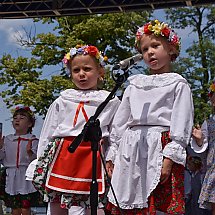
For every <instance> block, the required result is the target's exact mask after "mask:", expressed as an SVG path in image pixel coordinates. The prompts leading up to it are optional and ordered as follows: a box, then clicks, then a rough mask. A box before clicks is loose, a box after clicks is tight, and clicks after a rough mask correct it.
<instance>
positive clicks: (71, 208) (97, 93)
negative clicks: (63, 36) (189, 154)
mask: <svg viewBox="0 0 215 215" xmlns="http://www.w3.org/2000/svg"><path fill="white" fill-rule="evenodd" d="M63 61H64V63H65V64H66V65H67V67H68V69H69V71H70V75H71V79H72V81H73V83H74V84H75V86H76V89H67V90H65V91H63V92H61V93H60V96H59V97H58V98H57V99H56V100H55V101H54V102H53V103H52V104H51V106H50V108H49V110H48V113H47V115H46V118H45V122H44V124H43V128H42V131H41V136H40V139H39V147H38V154H37V157H38V160H37V161H35V162H36V165H37V166H36V170H35V172H34V179H33V183H34V185H35V186H36V187H37V189H39V191H40V192H41V193H43V194H44V197H45V200H46V201H50V202H51V203H50V213H51V215H64V214H72V215H78V214H86V213H88V214H89V211H90V209H89V208H90V205H89V197H90V184H91V179H92V175H91V173H92V151H91V143H90V142H89V141H88V142H86V141H82V142H81V144H80V145H79V146H78V148H77V149H76V150H75V152H74V153H70V152H69V151H68V147H69V146H70V144H71V143H72V141H73V140H74V138H75V137H76V136H77V135H79V134H80V133H81V131H82V129H83V127H84V125H85V123H86V122H87V121H88V119H89V118H90V116H92V115H94V113H95V111H96V109H97V107H98V106H99V105H100V104H101V103H102V102H103V101H104V100H105V99H106V97H107V96H108V95H109V92H108V91H106V90H99V89H98V83H99V81H100V80H101V79H102V78H103V77H104V65H105V59H104V57H103V56H102V55H101V53H100V52H99V50H98V49H97V48H96V47H95V46H92V45H85V46H76V47H74V48H71V49H70V51H69V53H68V54H66V55H65V57H64V59H63ZM118 105H119V99H118V98H113V99H112V100H111V101H110V102H109V103H108V104H107V105H106V107H105V108H104V110H103V111H102V113H101V114H100V115H99V117H98V119H99V120H100V127H101V130H102V138H103V139H102V141H101V142H100V143H99V147H101V148H103V147H102V146H105V144H106V143H105V141H103V140H104V139H107V138H108V136H109V129H110V125H111V122H112V119H113V116H114V113H115V112H116V110H117V108H118ZM102 144H103V145H102ZM101 145H102V146H101ZM97 164H98V165H97V173H98V174H97V181H98V194H99V195H102V194H104V192H105V181H104V171H103V167H102V163H101V158H100V155H99V153H98V156H97ZM98 213H99V214H104V212H103V210H98Z"/></svg>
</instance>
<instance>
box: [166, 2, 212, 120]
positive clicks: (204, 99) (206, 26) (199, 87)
mask: <svg viewBox="0 0 215 215" xmlns="http://www.w3.org/2000/svg"><path fill="white" fill-rule="evenodd" d="M166 13H167V18H168V19H170V20H171V21H172V23H171V25H172V26H173V27H174V28H176V29H177V28H178V29H185V28H187V29H190V31H191V33H194V34H196V35H197V40H196V41H193V43H192V44H191V45H190V46H189V47H187V49H186V53H187V54H188V57H186V58H181V59H180V61H179V62H180V64H179V65H178V66H177V71H179V73H181V74H182V75H183V76H184V77H185V78H187V80H188V81H189V82H190V84H191V85H192V91H193V98H194V106H195V121H196V122H198V123H202V121H203V120H204V119H205V118H206V117H208V115H209V114H210V113H211V108H210V105H208V87H209V84H210V82H211V80H212V79H214V77H215V65H214V62H215V44H214V39H215V28H214V27H215V7H214V6H213V5H212V6H210V7H189V8H176V9H170V10H167V11H166Z"/></svg>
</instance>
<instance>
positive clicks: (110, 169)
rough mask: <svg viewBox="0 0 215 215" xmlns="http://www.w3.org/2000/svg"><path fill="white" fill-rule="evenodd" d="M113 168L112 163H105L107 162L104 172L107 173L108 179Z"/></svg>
mask: <svg viewBox="0 0 215 215" xmlns="http://www.w3.org/2000/svg"><path fill="white" fill-rule="evenodd" d="M113 168H114V164H113V163H112V161H107V162H106V170H107V172H108V177H109V178H111V177H112V174H113Z"/></svg>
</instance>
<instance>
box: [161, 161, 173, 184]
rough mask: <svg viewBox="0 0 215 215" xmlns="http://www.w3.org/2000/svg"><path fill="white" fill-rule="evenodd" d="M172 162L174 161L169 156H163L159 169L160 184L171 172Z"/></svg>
mask: <svg viewBox="0 0 215 215" xmlns="http://www.w3.org/2000/svg"><path fill="white" fill-rule="evenodd" d="M173 163H174V162H173V161H172V160H170V159H169V158H164V160H163V167H162V169H161V177H160V182H161V184H164V183H165V182H166V181H167V180H168V178H169V176H170V174H171V171H172V165H173Z"/></svg>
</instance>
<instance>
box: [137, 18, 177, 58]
mask: <svg viewBox="0 0 215 215" xmlns="http://www.w3.org/2000/svg"><path fill="white" fill-rule="evenodd" d="M143 34H148V35H150V34H154V35H155V36H162V37H165V38H166V39H167V41H168V42H169V43H170V44H171V45H173V46H174V47H175V48H176V51H177V53H176V55H177V56H178V55H179V52H180V48H181V43H180V38H179V37H178V35H177V34H176V33H175V32H174V30H172V29H171V28H170V27H169V26H168V24H166V23H164V22H160V21H158V20H157V19H156V20H153V21H150V22H149V23H147V24H145V25H144V26H142V27H140V28H139V29H138V30H137V33H136V40H135V47H136V48H137V50H138V51H139V50H140V40H141V37H142V35H143ZM177 56H176V57H177Z"/></svg>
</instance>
